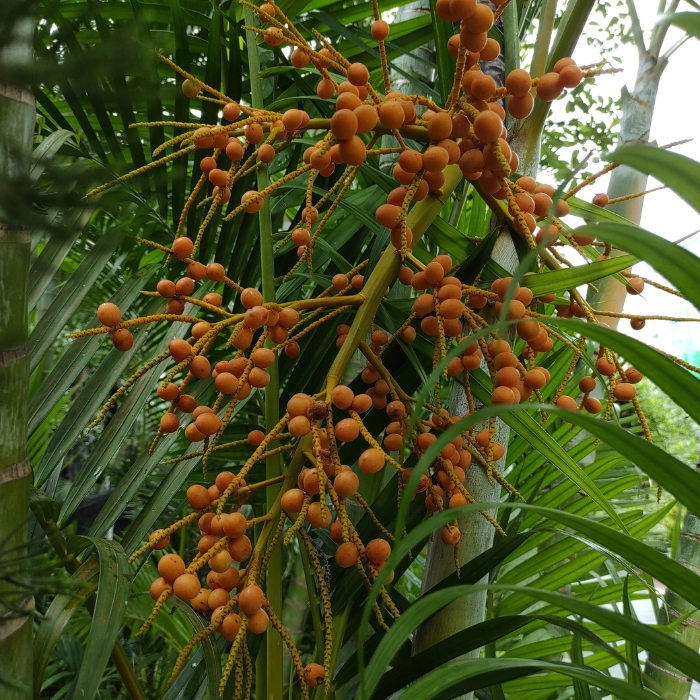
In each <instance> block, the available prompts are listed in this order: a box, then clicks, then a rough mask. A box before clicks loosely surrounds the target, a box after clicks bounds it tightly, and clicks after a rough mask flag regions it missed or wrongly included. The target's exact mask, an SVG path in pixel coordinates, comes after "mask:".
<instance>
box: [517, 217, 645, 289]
mask: <svg viewBox="0 0 700 700" xmlns="http://www.w3.org/2000/svg"><path fill="white" fill-rule="evenodd" d="M577 230H579V229H577ZM637 262H639V261H638V260H637V258H635V257H634V256H633V255H620V256H618V257H615V258H610V260H601V261H599V262H592V263H590V264H588V265H577V266H576V267H565V268H563V269H562V270H554V271H553V272H545V273H542V274H539V275H527V276H525V277H523V278H522V279H521V280H520V286H521V287H527V288H528V289H530V290H531V291H532V293H533V294H534V296H536V297H538V296H542V295H544V294H554V293H555V292H563V291H566V290H567V289H574V288H576V287H579V286H581V285H582V284H586V283H588V282H594V281H595V280H599V279H602V278H603V277H608V276H609V275H612V274H614V273H616V272H619V271H620V270H626V269H627V268H628V267H632V265H634V264H635V263H637Z"/></svg>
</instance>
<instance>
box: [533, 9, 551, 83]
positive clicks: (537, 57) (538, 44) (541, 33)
mask: <svg viewBox="0 0 700 700" xmlns="http://www.w3.org/2000/svg"><path fill="white" fill-rule="evenodd" d="M556 14H557V0H545V2H544V3H543V5H542V8H541V9H540V26H539V27H538V29H537V39H536V40H535V53H534V55H533V57H532V66H531V67H530V73H531V75H532V76H533V77H534V76H539V75H542V74H543V73H544V69H545V66H546V65H547V54H549V45H550V43H551V41H552V31H553V29H554V18H555V17H556Z"/></svg>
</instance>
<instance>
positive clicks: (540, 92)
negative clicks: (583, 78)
mask: <svg viewBox="0 0 700 700" xmlns="http://www.w3.org/2000/svg"><path fill="white" fill-rule="evenodd" d="M563 89H564V87H563V85H562V84H561V81H560V79H559V74H558V73H545V74H544V75H543V76H542V77H541V78H540V79H539V81H538V83H537V97H539V98H540V99H541V100H544V101H545V102H551V101H552V100H556V99H557V97H559V95H561V93H562V91H563Z"/></svg>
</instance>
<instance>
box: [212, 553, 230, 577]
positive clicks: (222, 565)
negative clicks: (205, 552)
mask: <svg viewBox="0 0 700 700" xmlns="http://www.w3.org/2000/svg"><path fill="white" fill-rule="evenodd" d="M207 563H208V564H209V568H210V569H211V570H212V571H215V572H216V573H217V574H221V573H223V572H224V571H228V569H229V567H230V566H231V555H230V554H229V553H228V550H226V549H222V550H221V551H219V552H217V553H216V554H215V555H214V556H213V557H212V558H211V559H210V560H209V561H208V562H207Z"/></svg>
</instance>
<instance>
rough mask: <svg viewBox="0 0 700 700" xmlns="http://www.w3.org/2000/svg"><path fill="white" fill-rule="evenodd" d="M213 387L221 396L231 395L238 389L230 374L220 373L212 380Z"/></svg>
mask: <svg viewBox="0 0 700 700" xmlns="http://www.w3.org/2000/svg"><path fill="white" fill-rule="evenodd" d="M214 386H216V388H217V389H218V390H219V391H220V392H221V393H222V394H233V393H234V392H235V391H236V390H237V389H238V379H237V378H236V377H235V375H233V374H231V372H220V373H219V374H217V375H216V378H215V379H214Z"/></svg>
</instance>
